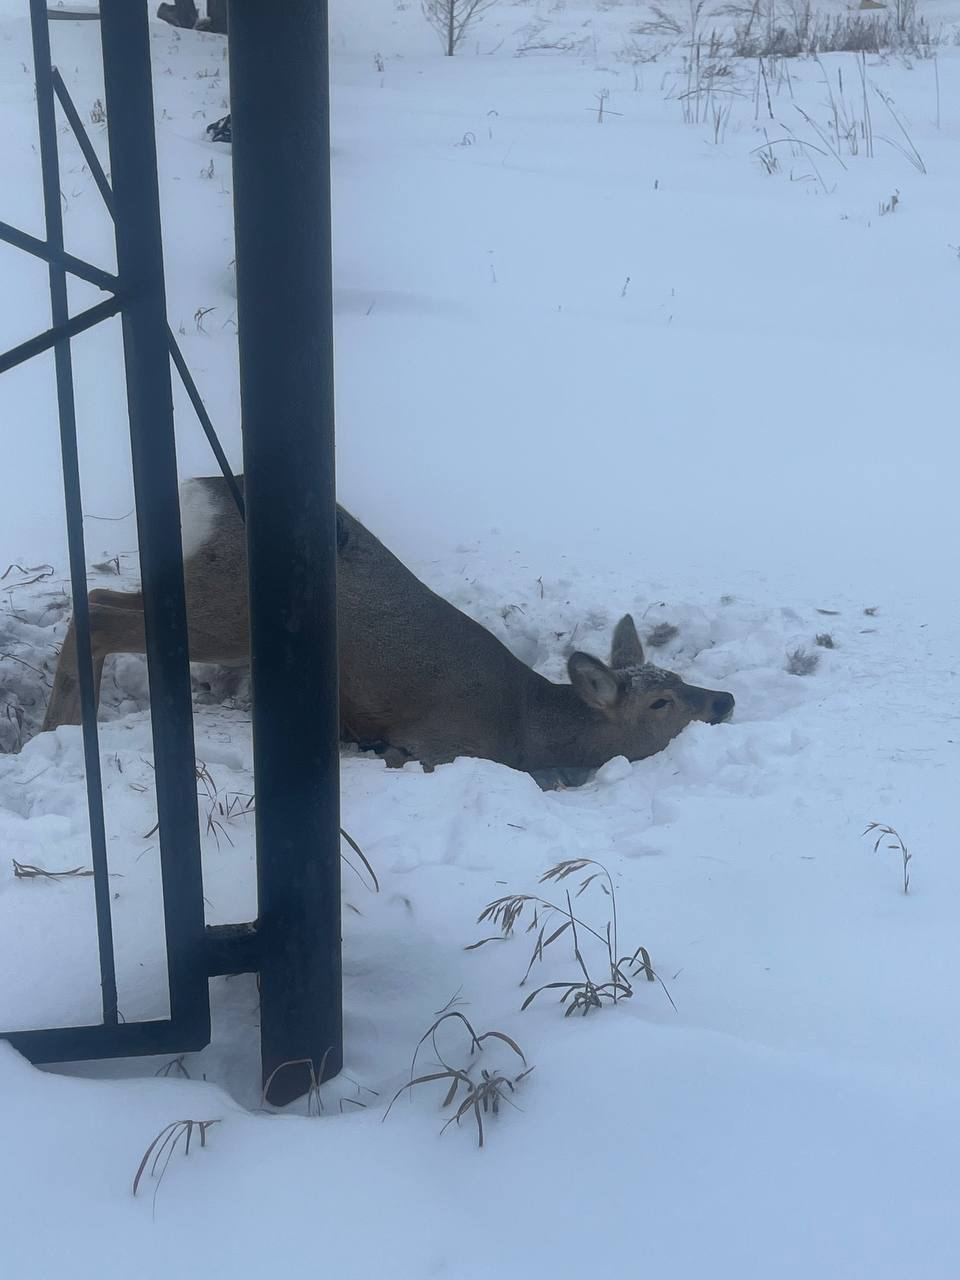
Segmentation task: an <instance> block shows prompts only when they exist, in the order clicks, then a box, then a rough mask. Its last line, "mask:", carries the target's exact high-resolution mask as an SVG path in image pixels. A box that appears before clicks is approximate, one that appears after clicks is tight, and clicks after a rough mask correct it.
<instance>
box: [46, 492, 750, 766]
mask: <svg viewBox="0 0 960 1280" xmlns="http://www.w3.org/2000/svg"><path fill="white" fill-rule="evenodd" d="M181 511H182V516H183V551H184V583H185V589H186V600H187V625H188V634H189V643H190V657H191V660H192V661H194V662H211V663H226V664H229V663H239V662H244V661H246V660H248V658H249V641H248V634H247V627H248V616H247V575H246V563H245V548H244V527H243V523H242V521H241V519H240V516H239V514H238V512H237V509H236V507H235V505H234V502H233V499H232V497H231V495H230V492H229V490H228V488H227V485H226V482H225V481H224V480H223V479H222V477H219V476H217V477H212V478H206V479H197V480H189V481H187V482H186V483H185V484H184V485H183V486H182V488H181ZM337 548H338V551H337V593H338V633H339V645H340V729H341V738H342V739H343V740H344V741H348V742H355V743H359V744H360V746H361V747H367V748H369V747H374V748H376V749H378V750H380V751H381V753H383V754H384V755H385V756H386V759H387V763H388V764H402V763H403V762H404V761H405V760H419V761H421V762H422V763H423V765H424V766H425V767H428V768H429V767H432V766H433V765H437V764H441V763H444V762H446V761H450V760H453V759H455V758H456V757H457V756H480V757H484V758H486V759H489V760H496V761H499V762H500V763H501V764H505V765H509V766H511V767H512V768H514V769H522V770H525V771H526V772H528V773H531V774H533V775H535V776H537V775H540V780H541V781H542V780H543V776H544V775H545V774H546V773H548V771H551V770H553V771H559V772H560V776H564V771H574V772H579V773H581V774H583V773H584V772H585V771H587V770H590V769H595V768H598V767H599V766H600V765H602V764H604V763H605V762H606V761H607V760H610V759H611V758H612V757H614V756H619V755H623V756H626V757H627V759H629V760H642V759H644V758H645V757H646V756H651V755H653V754H654V753H655V752H657V751H661V750H662V749H663V748H664V747H665V746H666V745H667V743H668V742H669V741H670V740H671V739H672V738H674V737H676V735H677V734H678V733H679V732H680V731H681V729H683V728H684V726H685V725H687V724H689V723H690V721H691V720H702V721H705V722H706V723H707V724H719V723H720V722H721V721H722V720H726V719H727V717H728V716H729V715H730V713H731V712H732V711H733V705H734V700H733V696H732V694H729V693H722V692H716V691H714V690H710V689H699V688H697V687H696V686H694V685H689V684H685V683H684V682H683V680H681V679H680V677H679V676H677V675H674V674H673V673H672V672H670V671H662V670H661V669H660V668H659V667H655V666H653V665H651V664H650V663H648V662H646V660H645V658H644V654H643V647H642V645H641V643H640V638H639V636H638V635H637V630H636V627H635V626H634V623H633V619H632V618H631V617H630V616H629V614H628V615H627V616H626V617H624V618H621V620H620V622H619V623H618V624H617V628H616V631H615V633H614V638H613V653H612V656H611V660H610V666H607V665H606V664H605V663H603V662H601V661H600V660H599V658H594V657H591V656H590V655H589V654H586V653H574V654H572V655H571V657H570V659H569V661H568V664H567V669H568V672H569V675H570V684H553V683H552V682H551V681H550V680H547V679H546V678H545V677H543V676H541V675H538V674H537V673H536V672H535V671H533V670H532V669H531V668H530V667H528V666H526V665H525V664H524V663H523V662H521V661H520V659H519V658H516V657H514V655H513V654H512V653H511V652H510V651H509V649H507V648H506V647H505V646H504V645H503V644H501V643H500V641H499V640H498V639H497V638H496V637H495V636H493V635H492V634H491V633H490V632H489V631H487V630H485V628H483V627H482V626H481V625H480V624H479V623H478V622H474V621H473V619H472V618H468V617H467V616H466V615H465V614H463V613H461V612H460V611H459V610H458V609H456V608H455V607H454V606H453V605H452V604H450V603H449V602H448V601H446V600H444V599H442V598H441V597H440V596H438V595H436V594H435V593H434V592H433V591H431V590H430V589H429V588H428V587H426V586H424V584H423V583H422V582H420V581H419V579H418V578H416V577H414V575H413V574H412V573H411V572H410V571H409V569H407V568H405V567H404V565H402V564H401V563H400V561H399V560H398V559H397V558H396V556H394V555H392V554H391V553H390V552H389V551H388V550H387V549H386V547H384V546H383V544H382V543H381V542H379V541H378V540H377V539H376V538H375V537H374V536H373V534H371V533H370V532H369V531H368V530H367V529H365V528H364V527H363V525H362V524H360V522H359V521H358V520H355V519H354V518H353V516H351V515H349V514H348V513H347V512H346V511H344V510H343V508H342V507H338V508H337ZM73 625H74V624H73V622H71V623H70V629H69V631H68V632H67V636H66V639H65V641H64V645H63V651H62V653H61V655H60V663H59V666H58V668H57V673H56V679H55V681H54V686H53V693H52V695H51V698H50V704H49V706H48V708H47V715H46V719H45V721H44V726H43V727H44V729H53V728H56V726H57V725H60V724H78V723H79V721H80V700H79V689H78V683H77V671H76V667H77V658H76V643H75V639H74V633H73ZM90 629H91V644H92V649H93V661H94V676H95V681H96V689H97V697H98V698H99V689H100V677H101V674H102V672H103V663H104V659H105V658H106V657H107V655H108V654H111V653H142V652H143V650H144V633H143V613H142V601H141V597H140V594H139V592H119V591H93V592H91V593H90ZM291 696H295V691H294V690H291ZM568 780H572V779H568ZM579 780H580V781H582V780H583V779H582V777H580V778H579Z"/></svg>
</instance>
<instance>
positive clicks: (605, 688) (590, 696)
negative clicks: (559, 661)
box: [567, 653, 620, 711]
mask: <svg viewBox="0 0 960 1280" xmlns="http://www.w3.org/2000/svg"><path fill="white" fill-rule="evenodd" d="M567 671H568V673H569V675H570V683H571V684H572V685H573V687H574V689H576V691H577V696H578V697H579V698H580V699H581V700H582V701H583V702H585V703H586V704H587V706H588V707H593V708H594V709H595V710H597V711H609V710H610V709H611V708H612V707H613V706H615V705H616V702H617V699H618V698H619V697H620V682H619V681H618V680H617V677H616V676H615V675H614V673H613V672H612V671H611V670H610V668H609V667H608V666H607V665H606V664H605V663H603V662H601V661H600V659H599V658H591V656H590V654H589V653H572V654H571V655H570V658H569V660H568V661H567Z"/></svg>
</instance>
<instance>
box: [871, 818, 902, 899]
mask: <svg viewBox="0 0 960 1280" xmlns="http://www.w3.org/2000/svg"><path fill="white" fill-rule="evenodd" d="M861 834H862V835H865V836H871V835H872V836H875V837H876V838H875V840H874V842H873V852H874V853H876V852H877V850H878V849H879V848H880V846H881V845H882V844H883V842H884V840H889V841H890V843H889V844H888V845H887V846H886V847H887V848H888V849H893V850H894V851H895V852H898V853H899V854H900V857H901V859H902V861H903V892H904V893H909V892H910V863H911V861H912V860H913V854H912V853H910V851H909V850H908V849H907V846H906V845H905V844H904V842H903V837H902V836H901V835H900V832H899V831H897V830H896V828H895V827H888V826H886V825H885V824H884V823H882V822H869V823H867V828H866V830H865V831H863V832H862V833H861Z"/></svg>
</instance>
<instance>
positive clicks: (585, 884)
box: [467, 858, 673, 1017]
mask: <svg viewBox="0 0 960 1280" xmlns="http://www.w3.org/2000/svg"><path fill="white" fill-rule="evenodd" d="M588 868H594V870H589V871H588V872H587V875H586V876H585V877H584V878H583V879H582V880H581V882H580V884H579V887H578V888H577V890H576V893H575V894H574V895H573V898H571V895H570V892H569V890H567V891H566V894H565V900H564V903H563V904H562V905H558V904H557V903H555V902H551V901H550V900H549V899H547V898H544V897H542V896H541V895H540V894H529V893H520V894H507V895H506V896H505V897H502V898H496V899H495V900H494V901H493V902H490V903H488V904H487V905H486V906H485V907H484V909H483V910H482V911H481V913H480V915H479V917H478V919H477V923H478V924H482V923H485V922H489V923H491V924H495V925H497V926H498V927H499V929H500V933H499V934H495V935H493V936H492V937H489V938H481V939H480V940H479V941H478V942H474V943H472V944H471V946H469V947H468V948H467V950H468V951H473V950H476V949H477V948H478V947H482V946H485V945H486V944H487V943H488V942H496V941H501V940H503V939H504V938H508V937H510V936H511V934H512V933H513V931H514V928H515V926H516V924H517V922H518V920H519V919H520V918H521V916H522V915H523V913H524V911H525V910H526V909H527V908H528V907H529V908H531V918H530V922H529V923H528V925H527V928H526V932H527V933H532V932H534V931H536V939H535V941H534V946H533V952H532V953H531V956H530V960H529V962H528V964H527V968H526V972H525V973H524V975H523V977H522V978H521V980H520V985H521V986H524V985H525V983H526V981H527V979H528V978H529V976H530V974H531V972H532V970H533V967H534V965H536V964H539V963H541V962H542V961H543V959H544V957H545V955H546V952H547V950H548V949H549V948H550V947H552V946H554V945H555V944H556V943H557V942H559V941H560V939H562V938H566V939H567V940H568V941H569V942H570V944H571V946H572V951H573V959H574V962H575V964H576V966H577V970H578V974H579V976H578V977H576V978H572V979H567V980H565V981H559V982H548V983H544V984H543V985H542V986H540V987H537V989H536V990H535V991H533V992H531V993H530V995H528V996H527V997H526V999H525V1000H524V1002H523V1004H522V1006H521V1009H527V1008H529V1007H530V1005H531V1004H532V1003H533V1001H534V1000H535V999H536V998H537V996H538V995H540V994H541V993H542V992H544V991H557V992H560V993H561V994H560V1003H561V1004H562V1005H564V1006H565V1015H566V1016H567V1017H569V1016H570V1014H572V1013H580V1014H582V1015H586V1014H587V1013H589V1012H590V1011H591V1010H593V1009H600V1008H602V1007H603V1005H604V1003H605V1002H608V1003H610V1004H614V1005H615V1004H617V1003H618V1002H619V1001H620V1000H624V999H629V998H630V997H631V996H632V995H633V994H634V992H633V980H634V979H635V978H637V977H639V976H640V975H641V974H642V975H643V976H644V977H645V978H646V980H647V981H648V982H659V983H660V985H661V987H663V990H664V992H665V993H666V996H667V999H668V1000H670V1003H671V1004H673V1000H672V999H671V997H670V993H669V992H668V991H667V989H666V987H665V986H664V984H663V982H662V980H661V979H660V977H659V975H658V974H657V973H656V971H655V970H654V968H653V965H652V963H651V961H650V955H649V952H648V951H647V949H646V947H637V948H636V949H635V950H634V951H633V952H632V953H631V954H627V955H621V953H620V939H619V924H618V911H617V895H616V891H615V889H614V885H613V878H612V877H611V875H610V872H609V871H608V870H607V868H606V867H605V866H604V865H603V864H602V863H601V862H597V861H596V860H594V859H593V858H571V859H567V860H565V861H563V862H558V863H556V865H555V866H552V867H550V868H548V869H547V870H546V871H545V872H544V873H543V875H542V876H541V877H540V883H541V884H545V883H558V882H560V881H562V880H565V879H567V877H569V876H571V875H575V874H577V873H578V872H580V871H584V870H587V869H588ZM591 886H594V887H595V888H597V889H598V890H599V891H600V892H601V893H602V894H603V895H604V897H605V898H606V899H607V900H608V902H609V918H608V919H607V920H606V922H605V924H604V925H603V926H601V927H600V928H597V927H595V926H594V925H592V924H590V923H589V922H588V921H586V920H585V919H583V917H582V916H578V915H576V914H575V913H574V910H573V899H574V898H579V897H580V896H581V895H582V894H584V893H585V892H586V891H587V890H588V889H589V888H590V887H591ZM581 935H584V936H586V937H590V938H593V939H594V942H595V943H599V944H600V948H596V947H595V950H597V949H599V950H601V954H602V956H603V959H602V964H603V969H604V973H603V977H602V979H601V980H600V981H596V980H595V979H594V977H593V976H592V974H591V972H590V968H589V967H588V964H587V960H586V956H585V950H584V947H583V946H582V945H581Z"/></svg>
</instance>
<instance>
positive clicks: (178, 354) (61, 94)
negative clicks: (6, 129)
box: [53, 67, 244, 520]
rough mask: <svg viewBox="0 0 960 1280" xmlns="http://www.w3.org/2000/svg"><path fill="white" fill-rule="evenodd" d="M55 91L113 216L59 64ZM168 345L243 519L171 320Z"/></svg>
mask: <svg viewBox="0 0 960 1280" xmlns="http://www.w3.org/2000/svg"><path fill="white" fill-rule="evenodd" d="M53 91H54V93H55V94H56V95H57V100H58V102H59V103H60V106H61V108H62V110H63V114H64V115H65V116H66V117H67V120H68V122H69V124H70V127H71V129H72V130H73V132H74V136H75V137H76V139H77V144H78V145H79V147H80V151H81V153H82V155H83V158H84V160H86V162H87V168H88V169H89V170H90V174H91V176H92V178H93V181H94V182H95V183H96V187H97V190H98V191H99V192H100V195H101V197H102V199H103V203H104V204H105V205H106V208H107V212H108V213H109V214H110V217H111V218H112V217H113V191H112V189H111V187H110V179H109V178H108V177H107V175H106V174H105V173H104V171H103V165H102V164H101V163H100V157H99V156H98V155H97V153H96V150H95V148H94V145H93V143H92V142H91V141H90V135H89V134H88V133H87V130H86V128H85V127H84V123H83V121H82V120H81V119H80V113H79V111H78V110H77V108H76V107H75V106H74V102H73V99H72V98H71V97H70V91H69V90H68V89H67V86H66V85H65V84H64V81H63V76H62V75H61V74H60V72H59V70H58V69H57V68H56V67H54V68H53ZM167 346H168V347H169V349H170V358H171V359H172V360H173V363H174V365H175V366H176V370H177V373H179V375H180V381H181V382H182V383H183V387H184V390H185V391H186V393H187V395H188V396H189V398H190V403H191V404H192V405H193V410H194V412H195V413H196V415H197V419H198V421H199V423H200V426H201V427H202V428H203V434H204V435H205V436H206V437H207V444H209V446H210V448H211V450H212V452H213V456H214V457H215V458H216V460H217V466H218V467H219V468H220V470H221V472H222V473H223V478H224V480H226V482H227V487H228V488H229V490H230V493H231V496H232V497H233V501H234V503H235V504H236V507H237V510H238V511H239V512H240V519H241V520H242V519H244V505H243V493H242V492H241V489H240V485H239V484H238V483H237V479H236V477H235V476H234V474H233V471H232V470H231V469H230V463H229V462H228V461H227V455H226V454H225V453H224V451H223V446H222V445H221V444H220V440H219V438H218V437H217V432H216V429H215V428H214V425H213V422H212V421H211V419H210V415H209V414H208V413H207V407H206V405H205V404H204V403H203V400H202V398H201V396H200V392H199V390H198V389H197V384H196V383H195V382H194V380H193V376H192V374H191V373H190V370H189V369H188V368H187V362H186V360H184V358H183V352H182V351H181V350H180V346H179V343H178V342H177V339H176V338H175V337H174V333H173V330H172V329H171V328H170V325H169V324H168V325H167Z"/></svg>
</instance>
